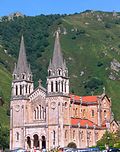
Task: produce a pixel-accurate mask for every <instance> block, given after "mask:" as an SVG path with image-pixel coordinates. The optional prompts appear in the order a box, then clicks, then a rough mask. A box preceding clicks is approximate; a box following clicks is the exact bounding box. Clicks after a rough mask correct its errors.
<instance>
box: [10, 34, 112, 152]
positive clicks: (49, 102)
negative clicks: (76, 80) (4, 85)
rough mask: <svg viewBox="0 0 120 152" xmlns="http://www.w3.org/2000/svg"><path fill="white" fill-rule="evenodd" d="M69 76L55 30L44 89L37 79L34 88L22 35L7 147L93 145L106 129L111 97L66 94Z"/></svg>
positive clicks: (108, 120) (15, 72) (108, 125)
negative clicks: (52, 50)
mask: <svg viewBox="0 0 120 152" xmlns="http://www.w3.org/2000/svg"><path fill="white" fill-rule="evenodd" d="M69 86H70V85H69V75H68V68H67V66H66V63H65V60H64V59H63V56H62V52H61V46H60V40H59V31H57V32H56V36H55V44H54V52H53V57H52V60H51V61H50V64H49V67H48V77H47V88H44V87H43V86H42V84H41V81H39V86H38V87H37V88H36V89H34V85H33V80H32V72H31V69H30V66H29V65H28V63H27V59H26V51H25V44H24V38H23V36H22V39H21V44H20V51H19V57H18V62H17V64H16V65H15V68H14V71H13V81H12V95H11V102H10V149H14V148H16V147H22V148H25V149H28V150H29V149H31V148H33V147H36V148H39V149H44V148H46V149H52V148H55V147H58V146H60V147H66V146H67V145H68V144H69V143H70V142H74V143H75V144H76V145H77V147H79V148H84V147H90V146H95V145H96V142H97V141H98V140H99V139H100V138H101V137H102V135H103V134H104V133H105V131H106V130H107V129H108V130H109V129H110V121H111V100H110V99H109V98H108V96H107V95H106V94H105V93H103V94H102V95H99V96H76V95H74V94H70V93H69Z"/></svg>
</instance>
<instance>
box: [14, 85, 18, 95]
mask: <svg viewBox="0 0 120 152" xmlns="http://www.w3.org/2000/svg"><path fill="white" fill-rule="evenodd" d="M15 90H16V96H17V95H18V86H17V85H16V89H15Z"/></svg>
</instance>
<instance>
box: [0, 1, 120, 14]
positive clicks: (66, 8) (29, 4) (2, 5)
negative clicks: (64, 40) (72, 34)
mask: <svg viewBox="0 0 120 152" xmlns="http://www.w3.org/2000/svg"><path fill="white" fill-rule="evenodd" d="M85 10H94V11H96V10H101V11H116V12H120V0H1V1H0V16H5V15H9V14H11V13H13V12H21V13H23V14H25V15H29V16H35V15H40V14H45V15H46V14H73V13H76V12H77V13H79V12H83V11H85Z"/></svg>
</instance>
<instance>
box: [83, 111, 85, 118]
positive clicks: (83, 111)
mask: <svg viewBox="0 0 120 152" xmlns="http://www.w3.org/2000/svg"><path fill="white" fill-rule="evenodd" d="M83 117H84V118H85V109H84V110H83Z"/></svg>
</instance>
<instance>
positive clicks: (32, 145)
mask: <svg viewBox="0 0 120 152" xmlns="http://www.w3.org/2000/svg"><path fill="white" fill-rule="evenodd" d="M33 141H34V139H31V148H33V147H34V144H33Z"/></svg>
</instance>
